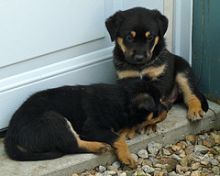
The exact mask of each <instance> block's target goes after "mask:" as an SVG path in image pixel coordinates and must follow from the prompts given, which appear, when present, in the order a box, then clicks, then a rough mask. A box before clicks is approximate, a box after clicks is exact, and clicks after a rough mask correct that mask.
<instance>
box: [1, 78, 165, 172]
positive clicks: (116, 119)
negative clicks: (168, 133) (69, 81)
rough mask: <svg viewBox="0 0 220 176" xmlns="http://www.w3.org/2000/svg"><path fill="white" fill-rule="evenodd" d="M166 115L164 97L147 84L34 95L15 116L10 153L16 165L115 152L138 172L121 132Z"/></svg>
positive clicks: (67, 88)
mask: <svg viewBox="0 0 220 176" xmlns="http://www.w3.org/2000/svg"><path fill="white" fill-rule="evenodd" d="M158 113H159V115H157V114H158ZM166 114H167V113H166V110H164V107H163V105H161V104H160V97H159V92H158V91H157V89H155V88H154V87H153V86H149V85H148V83H147V82H146V81H140V80H130V81H126V83H124V82H121V83H119V84H118V85H108V84H95V85H90V86H64V87H60V88H55V89H49V90H45V91H42V92H38V93H36V94H34V95H32V96H31V97H30V98H29V99H27V100H26V101H25V102H24V103H23V105H22V106H21V107H20V108H19V109H18V110H17V111H16V112H15V114H14V115H13V117H12V119H11V121H10V124H9V128H8V131H7V134H6V138H5V150H6V152H7V154H8V156H9V157H10V158H12V159H14V160H21V161H28V160H45V159H53V158H58V157H61V156H63V155H65V154H73V153H84V152H93V153H102V152H106V151H108V150H109V149H110V148H111V147H109V146H112V147H113V148H114V150H115V153H116V155H117V157H118V159H119V160H120V161H122V163H124V164H126V165H128V166H130V167H132V168H134V167H135V166H136V162H135V160H134V159H133V158H132V157H131V156H130V153H129V150H128V146H127V144H126V142H125V135H124V133H121V131H122V130H123V129H129V128H132V127H134V126H136V125H138V124H143V123H144V122H145V123H146V124H147V123H148V119H149V117H150V119H151V120H152V119H153V120H157V119H164V118H165V116H166Z"/></svg>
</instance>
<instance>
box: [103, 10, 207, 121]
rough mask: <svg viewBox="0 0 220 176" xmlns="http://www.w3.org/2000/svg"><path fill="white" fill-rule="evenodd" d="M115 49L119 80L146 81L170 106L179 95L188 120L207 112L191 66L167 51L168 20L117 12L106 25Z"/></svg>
mask: <svg viewBox="0 0 220 176" xmlns="http://www.w3.org/2000/svg"><path fill="white" fill-rule="evenodd" d="M106 27H107V30H108V32H109V34H110V36H111V39H112V41H116V44H115V48H114V65H115V68H116V70H117V75H118V78H119V79H127V78H140V79H145V80H149V81H150V82H151V84H152V85H154V86H155V87H157V88H158V89H159V90H160V92H161V95H162V97H163V98H162V102H164V103H166V104H167V103H168V104H172V103H173V102H175V101H176V99H177V97H179V95H181V96H182V98H183V100H184V102H185V104H186V105H187V107H188V118H189V119H190V120H192V121H194V120H198V119H201V118H202V117H203V114H204V112H206V111H207V110H208V103H207V100H206V98H205V97H204V95H203V94H202V93H201V92H200V91H199V90H198V88H197V86H196V81H195V78H194V76H193V73H192V69H191V67H190V65H189V64H188V63H187V62H186V61H185V60H184V59H183V58H181V57H179V56H176V55H174V54H172V53H170V52H169V51H168V50H167V49H166V45H165V39H164V34H165V32H166V30H167V27H168V20H167V18H166V17H165V16H164V15H162V14H161V13H160V12H159V11H158V10H149V9H145V8H139V7H137V8H132V9H129V10H125V11H118V12H116V13H115V14H114V15H113V16H111V17H109V18H108V19H107V21H106Z"/></svg>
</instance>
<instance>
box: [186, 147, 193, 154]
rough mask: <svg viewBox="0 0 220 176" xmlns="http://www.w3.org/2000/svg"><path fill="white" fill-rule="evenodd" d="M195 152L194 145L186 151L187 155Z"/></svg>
mask: <svg viewBox="0 0 220 176" xmlns="http://www.w3.org/2000/svg"><path fill="white" fill-rule="evenodd" d="M193 151H194V146H193V145H188V146H187V147H186V149H185V153H186V155H190V154H191V153H193Z"/></svg>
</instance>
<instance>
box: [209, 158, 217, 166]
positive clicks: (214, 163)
mask: <svg viewBox="0 0 220 176" xmlns="http://www.w3.org/2000/svg"><path fill="white" fill-rule="evenodd" d="M210 163H211V164H212V165H213V166H218V165H219V162H218V160H217V159H214V158H213V159H210Z"/></svg>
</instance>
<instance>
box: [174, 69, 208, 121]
mask: <svg viewBox="0 0 220 176" xmlns="http://www.w3.org/2000/svg"><path fill="white" fill-rule="evenodd" d="M176 82H177V84H178V85H179V88H180V89H181V91H182V93H183V98H184V102H185V103H186V105H187V106H188V118H189V119H191V120H196V119H200V118H201V117H202V116H203V113H204V112H203V110H202V105H201V102H200V100H199V99H198V98H197V97H196V96H195V95H194V94H193V93H192V91H191V88H190V86H189V82H188V79H187V78H186V77H185V75H184V74H182V73H179V74H178V75H177V76H176Z"/></svg>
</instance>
